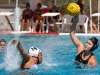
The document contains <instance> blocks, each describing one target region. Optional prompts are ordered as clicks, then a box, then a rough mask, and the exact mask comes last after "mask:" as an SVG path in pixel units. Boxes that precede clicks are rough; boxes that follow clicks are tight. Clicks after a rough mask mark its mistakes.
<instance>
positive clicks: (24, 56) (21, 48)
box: [13, 39, 30, 62]
mask: <svg viewBox="0 0 100 75" xmlns="http://www.w3.org/2000/svg"><path fill="white" fill-rule="evenodd" d="M13 42H18V45H17V46H18V50H19V51H20V54H21V55H22V57H23V59H24V61H25V62H27V61H29V59H30V56H29V55H28V53H27V52H26V51H25V50H24V48H23V46H22V45H21V43H20V41H19V40H17V39H14V40H13Z"/></svg>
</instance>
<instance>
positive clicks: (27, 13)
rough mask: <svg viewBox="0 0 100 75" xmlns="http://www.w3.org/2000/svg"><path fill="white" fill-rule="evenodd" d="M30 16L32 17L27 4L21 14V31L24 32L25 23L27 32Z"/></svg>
mask: <svg viewBox="0 0 100 75" xmlns="http://www.w3.org/2000/svg"><path fill="white" fill-rule="evenodd" d="M32 15H33V11H32V10H31V9H30V4H29V3H27V4H26V9H25V10H23V12H22V19H21V22H22V23H21V31H23V30H24V25H25V22H26V23H27V25H26V30H27V31H29V27H30V19H31V18H32Z"/></svg>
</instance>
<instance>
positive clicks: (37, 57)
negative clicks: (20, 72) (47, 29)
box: [13, 39, 42, 69]
mask: <svg viewBox="0 0 100 75" xmlns="http://www.w3.org/2000/svg"><path fill="white" fill-rule="evenodd" d="M13 42H18V50H19V51H20V54H21V55H22V57H23V60H22V63H21V68H22V69H32V68H33V69H38V66H37V64H40V63H42V52H41V50H40V49H39V48H37V47H31V48H30V49H29V54H28V53H27V52H26V51H25V50H24V48H23V46H22V45H21V43H20V41H19V40H17V39H14V40H13Z"/></svg>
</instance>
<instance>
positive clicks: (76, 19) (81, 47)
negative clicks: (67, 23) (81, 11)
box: [70, 15, 84, 53]
mask: <svg viewBox="0 0 100 75" xmlns="http://www.w3.org/2000/svg"><path fill="white" fill-rule="evenodd" d="M78 20H79V15H77V16H74V21H73V24H72V27H71V32H70V36H71V39H72V41H73V43H74V44H75V45H76V46H77V47H78V52H77V53H80V52H81V51H82V49H84V45H83V44H82V42H81V41H80V40H79V39H78V38H77V36H76V35H75V30H76V25H77V22H78Z"/></svg>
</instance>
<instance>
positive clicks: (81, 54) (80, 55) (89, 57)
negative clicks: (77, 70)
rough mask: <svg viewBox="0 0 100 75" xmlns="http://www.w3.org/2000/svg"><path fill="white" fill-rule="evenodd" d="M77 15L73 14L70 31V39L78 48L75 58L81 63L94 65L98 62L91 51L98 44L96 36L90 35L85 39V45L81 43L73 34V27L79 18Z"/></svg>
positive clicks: (74, 27)
mask: <svg viewBox="0 0 100 75" xmlns="http://www.w3.org/2000/svg"><path fill="white" fill-rule="evenodd" d="M78 17H79V15H77V16H74V21H73V24H72V28H71V32H70V36H71V39H72V41H73V43H74V44H75V45H76V46H77V49H78V50H77V55H76V58H75V60H76V61H77V62H79V63H82V64H86V65H91V66H96V65H97V64H98V62H97V59H96V57H95V55H94V54H93V51H94V50H95V49H96V48H98V46H99V44H98V39H97V38H96V37H92V38H90V39H89V40H88V41H87V43H86V45H85V46H84V45H83V43H82V42H81V41H80V40H79V39H78V38H77V36H76V35H75V29H76V25H77V22H78V19H79V18H78Z"/></svg>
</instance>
